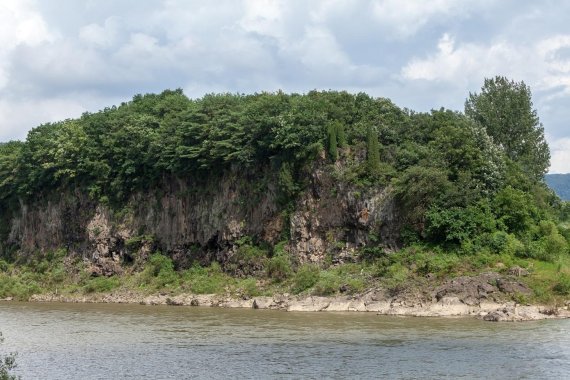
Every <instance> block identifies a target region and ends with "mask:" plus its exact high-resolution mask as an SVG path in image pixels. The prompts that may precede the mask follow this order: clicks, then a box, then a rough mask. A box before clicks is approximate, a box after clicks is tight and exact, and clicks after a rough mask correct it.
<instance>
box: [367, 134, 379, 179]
mask: <svg viewBox="0 0 570 380" xmlns="http://www.w3.org/2000/svg"><path fill="white" fill-rule="evenodd" d="M366 170H367V172H368V175H370V176H372V177H375V176H377V175H378V174H379V173H380V144H379V142H378V134H377V133H376V131H375V130H374V128H372V127H371V126H369V127H368V130H367V131H366Z"/></svg>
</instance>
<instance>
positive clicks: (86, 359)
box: [0, 302, 570, 380]
mask: <svg viewBox="0 0 570 380" xmlns="http://www.w3.org/2000/svg"><path fill="white" fill-rule="evenodd" d="M0 330H1V331H2V332H3V334H4V337H5V342H4V344H3V345H2V346H1V347H0V352H3V353H6V352H7V351H17V352H18V357H17V363H18V369H17V371H16V373H17V374H19V375H21V376H22V378H23V379H73V380H77V379H143V378H145V379H190V378H205V379H207V378H234V379H244V378H261V379H263V378H313V379H323V378H336V379H348V378H350V379H358V378H386V379H446V378H447V379H458V378H465V379H474V378H487V379H498V378H501V379H523V378H527V379H546V378H549V379H563V378H569V376H570V375H569V374H570V320H549V321H537V322H525V323H500V324H497V323H490V322H482V321H478V320H475V319H470V318H413V317H407V318H404V317H386V316H377V315H374V314H371V313H293V312H283V311H272V310H249V309H248V310H245V309H218V308H201V307H172V306H170V307H168V306H140V305H119V304H58V303H45V304H41V303H12V302H3V303H0Z"/></svg>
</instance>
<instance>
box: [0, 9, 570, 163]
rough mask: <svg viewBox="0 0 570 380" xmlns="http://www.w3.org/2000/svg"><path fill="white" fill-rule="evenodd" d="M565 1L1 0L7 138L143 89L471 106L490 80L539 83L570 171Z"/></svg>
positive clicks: (1, 136) (1, 103) (0, 109)
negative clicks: (322, 94)
mask: <svg viewBox="0 0 570 380" xmlns="http://www.w3.org/2000/svg"><path fill="white" fill-rule="evenodd" d="M568 15H570V2H569V1H564V0H559V1H548V0H546V1H544V0H543V1H540V2H538V1H533V0H461V1H459V0H430V1H424V0H361V1H360V0H326V1H325V0H322V1H321V0H216V1H211V0H203V1H202V0H37V1H35V0H0V141H8V140H11V139H25V137H26V134H27V132H28V131H29V130H30V129H31V128H33V127H35V126H38V125H40V124H42V123H46V122H52V121H58V120H64V119H68V118H76V117H78V116H80V115H81V114H82V113H83V112H95V111H98V110H100V109H103V108H105V107H108V106H112V105H118V104H120V103H121V102H124V101H128V100H130V99H131V98H132V96H133V95H135V94H144V93H157V92H161V91H163V90H165V89H176V88H182V89H183V90H184V93H185V94H186V95H187V96H189V97H191V98H198V97H202V96H203V95H204V94H207V93H212V92H231V93H253V92H261V91H277V90H283V91H285V92H297V93H306V92H308V91H310V90H313V89H318V90H346V91H349V92H353V93H358V92H366V93H368V94H369V95H372V96H376V97H387V98H390V99H392V101H394V103H396V104H397V105H398V106H400V107H407V108H410V109H413V110H416V111H429V110H430V109H439V108H440V107H445V108H449V109H453V110H459V111H462V110H463V106H464V102H465V99H466V98H467V96H468V95H469V93H470V92H479V91H480V89H481V86H482V84H483V80H484V78H490V77H494V76H495V75H503V76H506V77H508V78H509V79H513V80H515V81H524V82H525V83H526V84H527V85H529V86H530V88H531V89H532V94H533V102H534V107H535V108H536V109H537V112H538V115H539V117H540V120H541V122H542V123H543V125H544V129H545V133H546V138H547V140H548V142H549V145H550V149H551V155H552V158H551V168H550V172H551V173H567V172H570V128H568V120H570V26H568V25H569V23H568Z"/></svg>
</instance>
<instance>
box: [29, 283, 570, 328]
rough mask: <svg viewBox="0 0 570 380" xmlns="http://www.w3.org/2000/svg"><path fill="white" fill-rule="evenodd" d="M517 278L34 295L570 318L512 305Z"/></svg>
mask: <svg viewBox="0 0 570 380" xmlns="http://www.w3.org/2000/svg"><path fill="white" fill-rule="evenodd" d="M529 293H530V289H528V288H527V287H526V286H525V285H524V284H522V283H520V282H518V281H517V280H516V278H513V277H501V276H500V275H499V274H497V273H483V274H481V275H479V276H474V277H458V278H455V279H451V280H448V281H447V282H445V283H443V284H442V285H440V286H438V287H436V288H434V289H431V290H424V291H419V290H417V289H416V290H409V291H402V292H399V293H398V294H396V295H393V294H391V293H390V292H387V291H385V290H383V289H369V290H368V291H366V292H364V293H362V294H359V295H354V296H333V297H319V296H310V295H309V296H293V295H289V294H279V295H275V296H271V297H268V296H263V297H245V296H244V297H236V296H227V295H216V294H202V295H196V294H180V295H176V296H173V295H167V294H155V295H143V294H139V293H136V292H132V291H123V292H114V293H110V294H93V295H85V296H83V295H77V296H75V295H73V296H71V295H56V294H42V295H34V296H32V297H31V299H30V301H38V302H48V301H52V302H100V303H137V304H142V305H172V306H205V307H226V308H253V309H273V310H284V311H290V312H322V311H331V312H373V313H377V314H381V315H401V316H418V317H449V316H472V317H477V318H480V319H483V320H485V321H493V322H504V321H528V320H539V319H553V318H570V312H569V311H568V310H567V308H553V307H546V306H540V305H523V304H517V303H515V302H513V301H509V300H508V299H509V298H508V297H507V296H509V295H512V294H523V295H524V294H529Z"/></svg>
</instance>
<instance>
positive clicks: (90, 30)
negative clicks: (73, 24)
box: [79, 17, 121, 48]
mask: <svg viewBox="0 0 570 380" xmlns="http://www.w3.org/2000/svg"><path fill="white" fill-rule="evenodd" d="M120 22H121V21H120V19H119V18H117V17H109V18H107V19H106V20H105V22H104V23H103V25H99V24H97V23H92V24H88V25H85V26H83V27H81V29H80V30H79V38H80V39H81V40H82V41H84V42H85V43H87V44H88V45H95V46H97V47H101V48H108V47H111V46H113V45H114V44H115V43H116V40H117V37H118V33H119V27H120Z"/></svg>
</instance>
